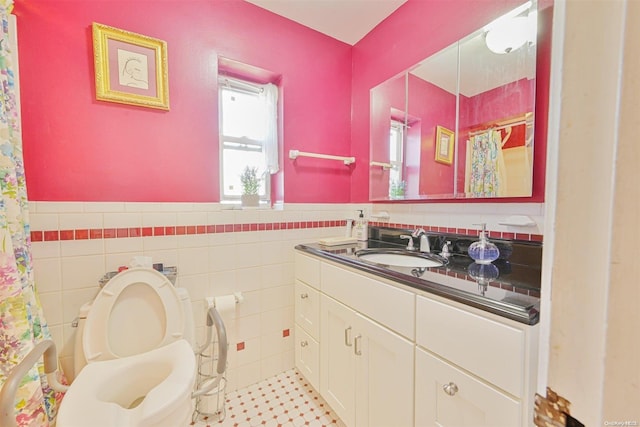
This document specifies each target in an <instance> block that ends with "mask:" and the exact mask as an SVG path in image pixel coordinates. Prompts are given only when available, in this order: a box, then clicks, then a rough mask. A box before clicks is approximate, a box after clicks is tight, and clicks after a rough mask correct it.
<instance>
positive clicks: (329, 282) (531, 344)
mask: <svg viewBox="0 0 640 427" xmlns="http://www.w3.org/2000/svg"><path fill="white" fill-rule="evenodd" d="M295 292H296V295H295V298H296V300H295V301H296V303H295V315H296V330H295V333H296V343H297V345H296V367H297V368H298V369H299V370H300V372H301V373H302V374H303V375H304V376H305V377H306V378H307V380H309V382H310V383H311V385H312V386H313V387H314V388H315V389H316V390H318V391H319V392H320V394H321V396H322V397H323V398H324V399H325V400H326V401H327V403H328V404H329V406H331V408H332V409H333V410H334V411H335V412H336V414H337V415H338V416H339V417H340V418H341V419H342V421H343V422H344V423H345V424H346V425H347V427H361V426H365V427H368V426H380V427H389V426H394V427H395V426H397V427H411V426H414V427H432V426H440V427H452V426H455V427H464V426H469V427H471V426H473V427H481V426H487V427H498V426H508V427H518V426H520V427H526V426H530V425H532V421H531V420H532V419H533V418H532V417H533V408H532V407H533V396H534V394H535V390H534V384H535V381H534V380H535V378H534V377H535V372H536V364H535V361H536V359H535V356H536V354H537V346H536V343H537V326H529V325H525V324H521V323H518V322H515V321H512V320H509V319H506V318H502V317H500V316H497V315H493V314H490V313H487V312H484V311H481V310H479V309H476V308H472V307H469V306H466V305H464V304H460V303H456V302H453V301H449V300H447V299H444V298H441V297H437V296H434V295H431V294H427V293H425V292H421V291H418V290H414V289H413V288H408V287H406V286H403V285H399V284H395V282H392V281H389V280H386V279H378V278H377V277H376V276H374V275H371V274H367V273H365V272H361V271H360V270H356V269H353V268H349V267H348V266H343V265H342V264H339V263H335V262H332V261H329V260H324V259H322V258H320V257H314V256H310V255H306V254H304V253H301V252H296V286H295Z"/></svg>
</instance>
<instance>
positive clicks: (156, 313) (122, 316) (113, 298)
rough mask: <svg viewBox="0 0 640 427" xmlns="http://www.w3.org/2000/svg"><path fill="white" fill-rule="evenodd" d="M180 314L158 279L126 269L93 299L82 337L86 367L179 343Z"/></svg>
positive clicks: (177, 299) (179, 305) (177, 301)
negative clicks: (93, 363)
mask: <svg viewBox="0 0 640 427" xmlns="http://www.w3.org/2000/svg"><path fill="white" fill-rule="evenodd" d="M184 321H185V319H184V312H183V307H182V303H181V301H180V297H179V296H178V293H177V291H176V290H175V288H174V287H173V285H172V284H171V282H170V281H169V280H168V279H167V277H166V276H164V275H163V274H161V273H159V272H157V271H155V270H152V269H148V268H131V269H129V270H124V271H123V272H121V273H119V274H117V275H116V276H115V277H113V278H112V279H111V280H109V282H107V284H106V285H104V287H103V288H102V290H101V291H100V293H98V296H96V298H95V300H94V301H93V304H92V305H91V309H90V310H89V313H88V314H87V320H86V323H85V328H84V332H83V337H82V338H83V340H82V341H83V349H84V354H85V356H86V359H87V361H88V362H95V361H99V360H111V359H116V358H121V357H127V356H133V355H135V354H140V353H145V352H147V351H151V350H154V349H156V348H158V347H162V346H165V345H167V344H170V343H172V342H174V341H177V340H179V339H181V338H182V337H183V332H184Z"/></svg>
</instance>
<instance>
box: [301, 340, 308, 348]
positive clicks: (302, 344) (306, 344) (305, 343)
mask: <svg viewBox="0 0 640 427" xmlns="http://www.w3.org/2000/svg"><path fill="white" fill-rule="evenodd" d="M308 345H309V343H308V342H307V341H301V342H300V347H306V346H308Z"/></svg>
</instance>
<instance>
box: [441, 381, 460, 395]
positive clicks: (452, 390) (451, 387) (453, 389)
mask: <svg viewBox="0 0 640 427" xmlns="http://www.w3.org/2000/svg"><path fill="white" fill-rule="evenodd" d="M442 389H443V390H444V392H445V393H447V394H448V395H449V396H454V395H455V394H456V393H457V392H458V386H457V385H456V383H453V382H452V383H449V384H445V385H443V386H442Z"/></svg>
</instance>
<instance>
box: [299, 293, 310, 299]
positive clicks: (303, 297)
mask: <svg viewBox="0 0 640 427" xmlns="http://www.w3.org/2000/svg"><path fill="white" fill-rule="evenodd" d="M300 298H302V299H306V298H309V294H300Z"/></svg>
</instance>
